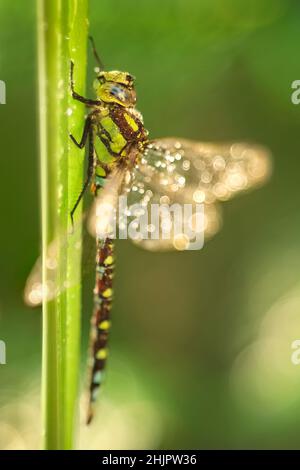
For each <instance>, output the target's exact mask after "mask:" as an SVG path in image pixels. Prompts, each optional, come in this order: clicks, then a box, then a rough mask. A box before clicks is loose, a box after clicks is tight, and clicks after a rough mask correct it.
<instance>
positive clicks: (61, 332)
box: [37, 0, 88, 449]
mask: <svg viewBox="0 0 300 470" xmlns="http://www.w3.org/2000/svg"><path fill="white" fill-rule="evenodd" d="M37 6H38V62H39V106H40V155H41V159H40V162H41V164H40V167H41V202H42V203H41V206H42V250H43V283H44V285H47V281H48V267H47V246H48V245H49V243H50V242H51V241H52V240H53V239H56V240H57V241H58V254H57V275H56V280H55V283H56V286H55V288H56V289H57V291H58V295H57V297H56V298H55V299H54V300H53V301H51V302H48V303H46V302H45V303H44V305H43V365H42V367H43V371H42V409H43V437H44V448H45V449H71V448H73V447H74V439H75V427H76V420H77V395H78V383H79V378H78V377H79V344H80V309H81V279H80V271H81V269H80V266H81V247H80V245H79V246H78V240H81V234H79V235H78V231H77V228H76V237H75V236H72V235H71V236H70V237H68V238H67V240H68V241H67V243H66V237H65V236H63V235H62V234H66V233H67V231H68V229H70V211H71V209H72V207H73V205H74V203H75V201H76V199H77V196H78V194H79V191H80V189H81V187H82V183H83V167H84V152H83V151H80V150H79V149H77V148H76V147H75V146H74V145H72V143H71V141H70V139H69V134H70V133H74V135H76V136H79V135H80V133H81V132H82V126H83V122H84V112H85V111H84V107H83V105H82V104H80V103H79V104H77V103H76V102H74V100H73V99H72V97H71V95H70V85H69V71H70V61H71V59H72V60H73V61H74V63H75V86H76V89H77V91H78V92H79V93H80V94H84V92H85V86H84V84H85V69H86V42H87V29H88V20H87V0H37ZM80 213H81V206H80V207H79V208H78V210H77V212H76V214H75V217H76V219H77V221H78V220H80ZM76 219H75V220H76ZM77 225H78V224H76V227H77ZM78 236H79V237H80V238H79V239H78ZM68 285H70V286H71V287H68V289H67V290H64V291H62V290H61V287H62V286H68Z"/></svg>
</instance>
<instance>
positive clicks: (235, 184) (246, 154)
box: [123, 138, 271, 250]
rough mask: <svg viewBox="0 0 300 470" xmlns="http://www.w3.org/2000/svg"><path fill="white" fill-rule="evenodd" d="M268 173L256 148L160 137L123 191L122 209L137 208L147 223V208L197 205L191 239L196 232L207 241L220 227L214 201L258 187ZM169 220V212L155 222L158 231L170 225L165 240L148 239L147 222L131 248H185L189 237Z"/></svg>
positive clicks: (262, 150) (265, 158)
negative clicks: (200, 210)
mask: <svg viewBox="0 0 300 470" xmlns="http://www.w3.org/2000/svg"><path fill="white" fill-rule="evenodd" d="M270 170H271V163H270V154H269V152H268V151H267V150H266V149H265V148H264V147H261V146H258V145H250V144H246V143H233V144H232V143H231V144H213V143H200V142H194V141H190V140H185V139H178V138H165V139H160V140H155V141H153V142H151V143H150V144H149V146H148V147H147V149H146V151H145V152H144V155H143V157H142V158H141V159H140V161H138V164H137V165H136V167H135V168H134V170H133V172H132V173H131V175H130V178H127V182H126V184H125V185H124V188H123V190H124V193H125V194H126V195H127V204H128V206H139V205H140V206H142V207H143V208H144V211H145V212H146V213H147V215H148V220H150V219H151V217H150V212H151V207H152V206H153V204H154V205H155V204H168V205H172V204H175V205H176V204H179V205H185V204H190V205H192V206H197V205H198V204H201V205H202V207H203V211H204V212H203V214H201V217H200V218H199V217H198V223H197V224H196V225H197V226H196V227H195V223H194V222H195V214H193V215H192V216H191V217H190V220H189V223H190V225H192V226H194V231H192V234H193V235H194V236H197V235H198V236H200V235H201V232H202V235H203V236H205V238H209V237H211V236H213V235H214V234H215V233H216V232H217V231H218V230H219V228H220V226H221V213H220V207H219V204H218V202H219V201H226V200H228V199H230V198H232V197H233V196H235V195H236V194H239V193H241V192H243V191H246V190H248V189H251V188H254V187H256V186H259V185H261V184H263V183H264V182H265V180H266V179H267V177H268V176H269V174H270ZM135 215H136V214H135V213H134V211H131V212H130V211H129V218H130V222H131V223H134V222H135ZM166 217H167V218H166ZM174 217H175V216H174V215H173V213H171V214H167V216H166V215H165V213H164V212H163V211H162V213H161V214H160V216H159V218H156V224H159V225H160V227H163V226H164V224H165V222H166V224H165V225H167V226H168V229H169V226H170V225H171V226H172V227H173V232H172V229H171V234H170V230H169V235H171V236H169V237H166V238H165V239H164V238H163V237H161V236H160V237H159V239H152V236H151V234H152V233H157V227H156V226H155V224H154V223H153V221H151V222H149V224H148V237H147V234H145V233H143V236H136V237H135V239H134V241H135V243H137V244H139V245H140V246H141V247H143V248H146V249H151V250H169V249H174V248H175V249H189V244H190V243H191V237H190V236H187V235H186V233H178V232H176V234H175V233H174V226H175V224H174ZM135 223H136V222H135ZM145 235H146V236H145ZM132 238H134V237H132Z"/></svg>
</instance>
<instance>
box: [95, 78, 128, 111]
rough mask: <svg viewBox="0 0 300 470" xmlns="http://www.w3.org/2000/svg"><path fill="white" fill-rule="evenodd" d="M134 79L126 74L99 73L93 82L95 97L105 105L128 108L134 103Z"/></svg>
mask: <svg viewBox="0 0 300 470" xmlns="http://www.w3.org/2000/svg"><path fill="white" fill-rule="evenodd" d="M133 83H134V77H133V76H132V75H130V74H129V73H127V72H119V71H117V70H113V71H111V72H104V71H101V72H100V73H99V74H98V76H97V79H96V80H95V82H94V88H95V91H96V94H97V97H98V98H100V100H102V101H104V102H105V103H117V104H119V105H120V106H124V107H129V106H134V105H135V103H136V93H135V89H134V84H133Z"/></svg>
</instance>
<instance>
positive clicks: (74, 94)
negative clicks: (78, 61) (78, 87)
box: [70, 60, 101, 106]
mask: <svg viewBox="0 0 300 470" xmlns="http://www.w3.org/2000/svg"><path fill="white" fill-rule="evenodd" d="M70 83H71V91H72V97H73V98H74V100H77V101H80V102H81V103H84V104H86V105H87V106H99V105H100V104H101V101H99V100H91V99H89V98H85V97H84V96H81V95H79V94H78V93H77V92H76V91H75V89H74V62H73V61H72V60H71V69H70Z"/></svg>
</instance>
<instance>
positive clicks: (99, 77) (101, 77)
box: [97, 75, 105, 84]
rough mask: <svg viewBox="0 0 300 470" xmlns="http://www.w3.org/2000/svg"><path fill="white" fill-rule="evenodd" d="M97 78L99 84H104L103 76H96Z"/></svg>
mask: <svg viewBox="0 0 300 470" xmlns="http://www.w3.org/2000/svg"><path fill="white" fill-rule="evenodd" d="M97 78H98V80H99V82H100V83H101V84H102V83H104V82H105V78H104V76H103V75H98V77H97Z"/></svg>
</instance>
